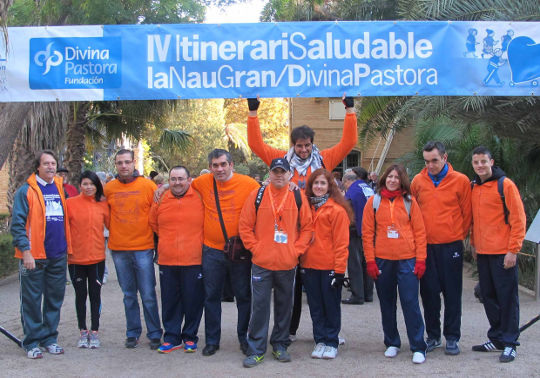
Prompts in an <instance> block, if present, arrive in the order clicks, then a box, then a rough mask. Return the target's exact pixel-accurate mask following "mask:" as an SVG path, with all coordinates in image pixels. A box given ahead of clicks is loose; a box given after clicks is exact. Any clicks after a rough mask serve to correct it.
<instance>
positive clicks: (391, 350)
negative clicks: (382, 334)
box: [384, 346, 399, 358]
mask: <svg viewBox="0 0 540 378" xmlns="http://www.w3.org/2000/svg"><path fill="white" fill-rule="evenodd" d="M398 352H399V348H398V347H395V346H389V347H388V348H386V351H385V352H384V356H385V357H388V358H394V357H395V356H397V354H398Z"/></svg>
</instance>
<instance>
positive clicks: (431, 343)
mask: <svg viewBox="0 0 540 378" xmlns="http://www.w3.org/2000/svg"><path fill="white" fill-rule="evenodd" d="M426 344H427V348H426V352H431V351H433V350H434V349H435V348H439V347H440V346H441V345H442V344H441V339H430V338H428V339H427V340H426Z"/></svg>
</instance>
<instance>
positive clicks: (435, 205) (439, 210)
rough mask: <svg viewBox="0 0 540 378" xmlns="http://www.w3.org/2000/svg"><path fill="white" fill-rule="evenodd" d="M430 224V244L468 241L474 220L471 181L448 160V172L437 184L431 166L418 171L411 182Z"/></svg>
mask: <svg viewBox="0 0 540 378" xmlns="http://www.w3.org/2000/svg"><path fill="white" fill-rule="evenodd" d="M411 193H412V195H413V196H414V198H416V201H417V202H418V205H419V206H420V209H421V210H422V215H423V217H424V225H425V226H426V236H427V242H428V244H443V243H451V242H454V241H457V240H464V239H465V238H466V237H467V235H468V234H469V230H470V228H471V221H472V210H471V183H470V181H469V179H468V178H467V176H465V175H464V174H462V173H459V172H457V171H454V169H453V168H452V166H451V165H450V163H448V173H447V174H446V177H445V178H444V179H443V180H442V181H441V183H440V184H439V186H437V187H435V184H433V181H432V180H431V178H430V177H429V175H428V171H427V168H424V169H423V170H422V171H421V172H420V173H419V174H417V175H416V176H415V177H414V179H413V181H412V184H411Z"/></svg>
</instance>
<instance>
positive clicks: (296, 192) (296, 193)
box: [293, 189, 302, 214]
mask: <svg viewBox="0 0 540 378" xmlns="http://www.w3.org/2000/svg"><path fill="white" fill-rule="evenodd" d="M293 193H294V200H295V201H296V208H297V209H298V214H300V208H301V207H302V195H301V194H300V189H295V190H293Z"/></svg>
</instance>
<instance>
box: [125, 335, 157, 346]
mask: <svg viewBox="0 0 540 378" xmlns="http://www.w3.org/2000/svg"><path fill="white" fill-rule="evenodd" d="M138 343H139V340H137V338H136V337H128V338H127V339H126V343H125V344H124V345H125V346H126V348H128V349H133V348H137V344H138ZM158 346H159V345H158Z"/></svg>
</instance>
